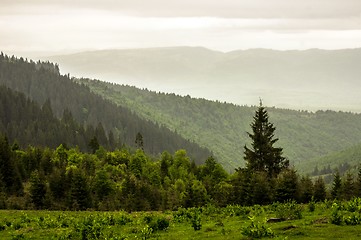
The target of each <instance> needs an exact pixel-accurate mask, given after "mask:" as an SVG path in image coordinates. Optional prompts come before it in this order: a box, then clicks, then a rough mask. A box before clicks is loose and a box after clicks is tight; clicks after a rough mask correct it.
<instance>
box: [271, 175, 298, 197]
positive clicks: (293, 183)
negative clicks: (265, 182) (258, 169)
mask: <svg viewBox="0 0 361 240" xmlns="http://www.w3.org/2000/svg"><path fill="white" fill-rule="evenodd" d="M298 186H299V183H298V176H297V173H296V171H295V170H294V169H287V170H284V171H282V172H281V174H280V175H279V176H278V178H277V184H276V200H277V201H279V202H285V201H287V200H297V199H298V189H299V187H298Z"/></svg>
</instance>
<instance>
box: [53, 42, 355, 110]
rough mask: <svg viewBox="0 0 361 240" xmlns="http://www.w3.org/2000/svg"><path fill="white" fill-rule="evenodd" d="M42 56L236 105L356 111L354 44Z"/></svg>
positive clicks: (100, 75) (119, 79) (99, 74)
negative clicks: (259, 102) (338, 47)
mask: <svg viewBox="0 0 361 240" xmlns="http://www.w3.org/2000/svg"><path fill="white" fill-rule="evenodd" d="M48 59H50V60H52V61H55V62H57V63H59V64H60V65H61V67H62V71H63V72H70V73H72V74H74V75H75V76H79V77H90V78H95V79H101V80H105V81H109V82H116V83H120V84H128V85H133V86H137V87H140V88H148V89H151V90H154V91H162V92H174V93H177V94H181V95H188V94H189V95H191V96H193V97H200V98H206V99H213V100H222V101H227V102H232V103H236V104H240V105H242V104H255V103H256V102H257V100H258V98H259V97H262V98H264V99H265V101H266V102H267V103H268V104H269V105H271V106H272V105H273V106H278V107H282V108H292V109H307V110H318V109H334V110H346V111H356V112H361V107H360V106H361V99H360V98H359V97H358V96H359V89H361V82H360V81H359V76H360V75H361V68H360V67H359V65H360V63H361V49H346V50H332V51H331V50H318V49H311V50H306V51H275V50H266V49H253V50H242V51H233V52H228V53H222V52H216V51H211V50H208V49H205V48H191V47H174V48H154V49H128V50H103V51H93V52H83V53H78V54H72V55H64V56H53V57H49V58H48Z"/></svg>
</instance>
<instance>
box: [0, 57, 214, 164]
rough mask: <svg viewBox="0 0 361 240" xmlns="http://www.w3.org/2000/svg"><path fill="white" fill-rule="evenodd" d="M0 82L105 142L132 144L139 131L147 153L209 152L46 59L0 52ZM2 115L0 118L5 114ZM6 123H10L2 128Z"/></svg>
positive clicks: (199, 157) (198, 155) (201, 155)
mask: <svg viewBox="0 0 361 240" xmlns="http://www.w3.org/2000/svg"><path fill="white" fill-rule="evenodd" d="M0 85H5V86H7V87H9V88H11V89H13V90H15V91H18V92H22V93H24V94H25V95H26V96H27V97H29V98H30V99H32V100H34V101H35V102H37V103H38V104H39V105H40V106H43V105H44V104H45V103H46V104H45V105H47V106H48V108H49V111H50V109H51V111H52V112H53V114H54V116H55V117H57V118H58V119H60V118H62V117H63V115H64V114H65V113H66V112H67V111H69V112H70V113H71V115H72V116H73V118H74V119H75V121H76V122H78V123H79V124H80V126H82V127H83V126H85V127H86V128H87V131H88V132H95V131H96V130H97V129H98V130H99V129H101V130H102V129H103V130H102V131H103V133H102V134H101V137H103V138H104V139H99V142H106V139H105V138H107V137H109V136H110V137H111V138H114V139H115V141H117V142H119V143H120V144H126V145H129V146H133V147H135V139H136V135H137V134H138V133H140V134H141V136H142V138H143V143H144V149H145V151H147V152H149V153H151V154H159V153H161V152H163V151H164V150H167V151H169V152H174V151H176V150H178V149H183V148H184V149H186V150H187V152H188V153H189V155H190V156H191V157H192V158H193V159H194V160H195V161H196V162H197V163H200V162H204V161H205V159H206V158H207V157H208V156H210V155H211V152H210V151H209V150H207V149H205V148H201V147H199V146H198V145H197V144H196V143H193V142H190V141H188V140H185V139H184V138H182V137H181V136H180V135H178V134H176V133H174V132H172V131H170V130H169V129H168V128H167V127H165V126H162V125H159V124H156V123H154V122H151V121H147V120H144V119H142V118H139V117H138V116H137V115H136V114H134V113H133V112H132V111H131V110H129V109H128V108H127V107H124V106H116V105H115V104H114V103H112V102H110V101H108V100H105V99H103V98H102V97H101V96H98V95H96V94H94V93H92V92H90V90H89V88H88V87H86V86H84V85H81V84H77V83H75V82H74V81H72V80H71V79H70V78H69V76H65V75H61V74H59V70H58V66H57V65H54V64H52V63H49V62H47V63H44V62H37V63H35V62H32V61H30V62H29V61H26V60H24V59H23V58H20V59H17V58H15V57H8V56H6V55H4V54H1V56H0ZM4 114H5V115H2V116H1V117H5V116H6V114H7V113H6V112H4ZM19 114H21V113H19ZM9 121H11V119H10V120H9ZM9 126H11V124H10V125H8V126H4V127H5V128H8V127H9ZM7 131H9V130H7ZM7 131H6V132H7ZM90 140H91V139H87V141H90ZM29 143H30V142H29ZM81 145H82V144H81Z"/></svg>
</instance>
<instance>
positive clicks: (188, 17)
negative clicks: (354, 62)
mask: <svg viewBox="0 0 361 240" xmlns="http://www.w3.org/2000/svg"><path fill="white" fill-rule="evenodd" d="M165 46H203V47H207V48H211V49H215V50H221V51H231V50H235V49H248V48H271V49H281V50H284V49H308V48H322V49H339V48H358V47H361V1H360V0H249V1H245V0H0V51H4V52H5V53H8V54H13V53H14V54H24V53H26V52H28V53H32V52H37V53H36V54H49V53H62V52H63V53H68V52H78V51H83V50H97V49H108V48H144V47H165Z"/></svg>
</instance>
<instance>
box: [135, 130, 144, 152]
mask: <svg viewBox="0 0 361 240" xmlns="http://www.w3.org/2000/svg"><path fill="white" fill-rule="evenodd" d="M135 146H136V147H137V148H138V149H142V150H144V142H143V136H142V134H141V133H140V132H138V133H137V135H136V136H135Z"/></svg>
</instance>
